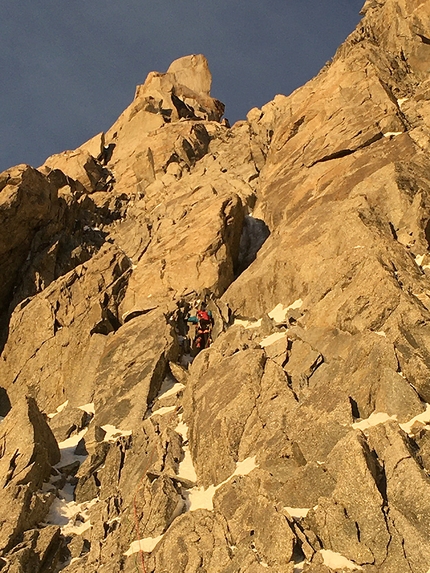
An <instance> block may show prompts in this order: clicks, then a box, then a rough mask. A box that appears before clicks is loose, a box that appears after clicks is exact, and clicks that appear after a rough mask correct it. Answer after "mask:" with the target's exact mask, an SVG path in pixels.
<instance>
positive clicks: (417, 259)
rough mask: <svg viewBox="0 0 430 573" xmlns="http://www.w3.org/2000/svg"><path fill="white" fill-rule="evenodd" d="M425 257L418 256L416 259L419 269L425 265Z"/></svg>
mask: <svg viewBox="0 0 430 573" xmlns="http://www.w3.org/2000/svg"><path fill="white" fill-rule="evenodd" d="M424 257H425V255H417V256H416V257H415V262H416V263H417V265H418V266H419V267H420V266H421V265H422V264H423V260H424Z"/></svg>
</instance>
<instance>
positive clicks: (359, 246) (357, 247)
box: [354, 245, 366, 249]
mask: <svg viewBox="0 0 430 573" xmlns="http://www.w3.org/2000/svg"><path fill="white" fill-rule="evenodd" d="M365 248H366V247H363V245H356V246H355V247H354V249H365Z"/></svg>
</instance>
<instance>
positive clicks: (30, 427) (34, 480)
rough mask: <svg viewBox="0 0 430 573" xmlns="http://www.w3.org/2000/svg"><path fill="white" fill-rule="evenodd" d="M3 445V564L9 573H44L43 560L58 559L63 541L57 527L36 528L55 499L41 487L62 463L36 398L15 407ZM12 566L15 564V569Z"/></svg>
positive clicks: (0, 429) (0, 439)
mask: <svg viewBox="0 0 430 573" xmlns="http://www.w3.org/2000/svg"><path fill="white" fill-rule="evenodd" d="M0 444H1V456H0V479H1V487H2V504H1V510H0V511H1V513H0V555H1V557H2V558H3V564H5V563H6V564H7V565H8V567H7V568H6V571H12V570H15V571H19V570H24V571H30V570H33V571H43V568H41V566H42V564H43V563H44V562H45V563H46V562H47V561H48V562H50V561H52V560H54V561H57V560H58V551H54V552H53V551H52V549H53V545H54V544H59V543H60V539H59V536H60V531H59V529H58V528H55V527H51V528H44V529H42V530H41V531H38V528H37V526H38V525H39V524H40V523H43V521H44V519H45V517H46V515H47V514H48V511H49V507H50V505H51V503H52V501H53V495H52V494H50V493H43V490H42V486H43V483H44V482H45V481H48V480H49V478H50V475H51V468H52V466H53V465H54V464H56V463H57V462H58V461H59V460H60V452H59V449H58V445H57V442H56V441H55V438H54V436H53V434H52V432H51V430H50V428H49V426H48V424H47V423H46V421H45V419H44V418H43V416H42V414H41V413H40V411H39V409H38V408H37V405H36V402H35V401H34V400H33V399H31V398H28V399H24V400H22V401H21V402H19V403H17V404H16V405H15V406H14V407H13V408H12V410H11V411H10V413H9V414H8V415H7V416H6V418H5V419H4V420H3V422H2V423H1V426H0ZM48 553H50V555H48ZM52 553H53V554H52ZM54 556H56V559H54ZM9 564H13V565H11V567H12V568H9ZM18 564H20V566H21V567H22V569H19V565H18ZM54 564H55V563H54ZM13 567H16V568H15V569H13ZM32 567H33V569H32Z"/></svg>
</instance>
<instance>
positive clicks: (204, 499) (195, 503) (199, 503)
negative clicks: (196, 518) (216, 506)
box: [185, 456, 258, 511]
mask: <svg viewBox="0 0 430 573" xmlns="http://www.w3.org/2000/svg"><path fill="white" fill-rule="evenodd" d="M255 459H256V458H255V456H254V457H252V458H246V460H243V461H242V462H237V463H236V469H235V470H234V472H233V473H232V474H231V476H230V477H228V478H227V479H226V480H224V481H223V482H221V483H220V484H218V485H210V486H209V487H208V488H207V489H204V488H203V487H197V486H196V487H193V488H192V489H190V490H188V491H187V492H186V502H185V503H186V507H187V510H188V511H195V510H196V509H208V510H209V511H212V510H213V497H214V495H215V492H216V491H217V489H219V488H220V487H222V486H223V485H225V484H226V483H228V482H229V481H230V480H231V479H232V478H233V477H235V476H246V475H248V474H249V473H251V472H252V470H254V469H256V468H258V465H257V464H256V463H255Z"/></svg>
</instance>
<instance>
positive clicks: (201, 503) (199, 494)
mask: <svg viewBox="0 0 430 573" xmlns="http://www.w3.org/2000/svg"><path fill="white" fill-rule="evenodd" d="M218 487H219V486H217V487H215V486H214V485H210V486H209V487H208V489H204V488H203V487H197V486H196V487H193V488H192V489H190V490H187V491H186V492H185V506H186V509H187V511H196V509H207V510H208V511H212V510H213V508H214V506H213V498H214V495H215V492H216V490H217V489H218Z"/></svg>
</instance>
